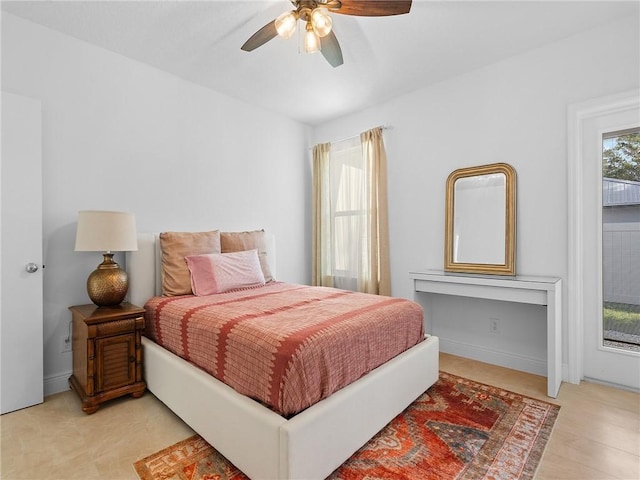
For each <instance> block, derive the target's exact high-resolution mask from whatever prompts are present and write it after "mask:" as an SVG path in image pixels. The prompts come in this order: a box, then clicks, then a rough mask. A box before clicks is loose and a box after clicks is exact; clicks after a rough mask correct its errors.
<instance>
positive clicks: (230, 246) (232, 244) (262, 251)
mask: <svg viewBox="0 0 640 480" xmlns="http://www.w3.org/2000/svg"><path fill="white" fill-rule="evenodd" d="M220 245H221V246H222V253H231V252H242V251H244V250H254V249H255V250H258V258H259V259H260V267H261V268H262V273H263V275H264V281H265V282H267V283H269V282H272V281H273V280H274V278H273V275H272V274H271V269H270V268H269V262H268V261H267V243H266V240H265V233H264V230H253V231H251V232H221V233H220Z"/></svg>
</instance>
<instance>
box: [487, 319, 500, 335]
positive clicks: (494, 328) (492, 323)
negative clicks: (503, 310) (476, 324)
mask: <svg viewBox="0 0 640 480" xmlns="http://www.w3.org/2000/svg"><path fill="white" fill-rule="evenodd" d="M489 331H490V332H491V333H500V320H498V319H497V318H490V319H489Z"/></svg>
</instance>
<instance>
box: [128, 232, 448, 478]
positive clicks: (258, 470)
mask: <svg viewBox="0 0 640 480" xmlns="http://www.w3.org/2000/svg"><path fill="white" fill-rule="evenodd" d="M157 239H158V235H157V234H139V235H138V251H136V252H128V253H127V270H128V271H129V298H130V301H131V302H132V303H134V304H136V305H144V304H145V302H146V301H147V300H148V299H149V298H151V297H152V296H154V295H158V294H159V292H160V287H161V279H160V261H159V259H160V254H159V245H158V243H157ZM268 244H269V245H268V248H267V251H268V252H269V255H268V258H269V259H270V262H271V267H272V269H273V271H274V275H275V255H274V253H275V248H274V247H275V244H274V239H273V237H269V238H268ZM142 343H143V354H144V378H145V381H146V382H147V386H148V389H149V390H150V391H151V392H152V393H153V394H154V395H155V396H156V397H158V398H159V399H160V400H161V401H162V402H163V403H164V404H165V405H167V407H169V408H170V409H171V410H172V411H173V412H174V413H175V414H176V415H178V416H179V417H180V418H181V419H182V420H184V421H185V422H186V423H187V424H188V425H189V426H190V427H191V428H193V429H194V430H195V431H196V432H197V433H198V434H200V435H201V436H202V437H203V438H204V439H205V440H207V442H209V443H210V444H211V445H213V446H214V447H215V448H216V449H217V450H218V451H219V452H220V453H222V454H223V455H224V456H225V457H226V458H227V459H229V460H230V461H231V462H232V463H233V464H234V465H235V466H237V467H238V468H239V469H240V470H242V471H243V472H244V473H245V474H246V475H247V476H249V477H250V478H251V479H253V480H258V479H259V480H263V479H264V480H267V479H305V480H320V479H323V478H326V477H327V476H328V475H329V474H330V473H331V472H332V471H333V470H335V469H336V468H337V467H339V466H340V465H341V464H342V463H344V461H345V460H346V459H347V458H349V457H350V456H351V455H352V454H353V453H354V452H355V451H356V450H357V449H359V448H360V447H361V446H362V445H364V444H365V443H366V442H367V441H368V440H369V439H370V438H371V437H373V436H374V435H375V434H376V433H377V432H378V431H379V430H380V429H381V428H382V427H384V426H385V425H386V424H387V423H388V422H389V421H391V420H392V419H393V418H394V417H395V416H396V415H397V414H399V413H400V412H402V410H404V409H405V408H406V407H407V406H408V405H410V404H411V403H412V402H413V401H414V400H415V399H416V398H417V397H418V396H419V395H420V394H422V393H423V392H424V391H425V390H427V389H428V388H429V387H430V386H431V385H432V384H433V383H435V381H436V380H437V378H438V338H437V337H434V336H430V337H427V338H426V340H425V341H424V342H421V343H420V344H418V345H416V346H414V347H413V348H411V349H410V350H408V351H406V352H404V353H402V354H400V355H399V356H397V357H395V358H394V359H392V360H391V361H389V362H387V363H386V364H384V365H382V366H380V367H378V368H377V369H375V370H374V371H372V372H370V373H369V374H367V375H365V376H364V377H362V378H360V379H359V380H357V381H356V382H355V383H353V384H351V385H349V386H347V387H345V388H343V389H342V390H339V391H338V392H336V393H334V394H333V395H331V396H330V397H328V398H326V399H324V400H322V401H321V402H319V403H317V404H315V405H313V406H312V407H309V408H308V409H306V410H304V411H303V412H301V413H299V414H298V415H296V416H294V417H293V418H291V419H289V420H287V419H285V418H283V417H281V416H280V415H278V414H276V413H274V412H273V411H271V410H269V409H268V408H266V407H264V406H263V405H261V404H259V403H258V402H255V401H254V400H252V399H250V398H248V397H245V396H243V395H240V394H238V393H237V392H236V391H235V390H233V389H232V388H230V387H228V386H227V385H225V384H223V383H222V382H220V381H218V380H216V379H215V378H213V377H212V376H210V375H208V374H207V373H205V372H204V371H202V370H200V369H199V368H196V367H194V366H193V365H191V364H190V363H188V362H186V361H184V360H182V359H181V358H179V357H177V356H176V355H174V354H172V353H171V352H169V351H167V350H165V349H164V348H162V347H159V346H158V345H156V344H155V343H154V342H152V341H150V340H149V339H147V338H144V337H143V342H142Z"/></svg>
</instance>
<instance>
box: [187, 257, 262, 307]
mask: <svg viewBox="0 0 640 480" xmlns="http://www.w3.org/2000/svg"><path fill="white" fill-rule="evenodd" d="M185 260H186V261H187V266H188V267H189V271H190V272H191V289H192V290H193V293H194V294H195V295H197V296H203V295H213V294H215V293H223V292H228V291H229V290H234V289H236V288H243V287H255V286H259V285H264V284H265V281H264V274H263V273H262V268H260V260H259V258H258V251H257V250H245V251H242V252H233V253H211V254H204V255H189V256H187V257H185Z"/></svg>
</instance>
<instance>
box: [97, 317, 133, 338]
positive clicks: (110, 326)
mask: <svg viewBox="0 0 640 480" xmlns="http://www.w3.org/2000/svg"><path fill="white" fill-rule="evenodd" d="M135 330H136V319H135V318H127V319H125V320H115V321H113V322H109V323H100V324H98V325H96V336H97V337H108V336H109V335H120V334H122V333H132V332H135Z"/></svg>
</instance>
